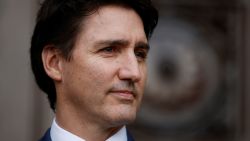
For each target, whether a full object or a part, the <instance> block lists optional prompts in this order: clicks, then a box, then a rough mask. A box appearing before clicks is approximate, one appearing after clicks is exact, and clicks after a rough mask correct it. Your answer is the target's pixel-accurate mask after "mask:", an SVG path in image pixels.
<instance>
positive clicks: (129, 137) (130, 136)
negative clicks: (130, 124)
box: [127, 130, 134, 141]
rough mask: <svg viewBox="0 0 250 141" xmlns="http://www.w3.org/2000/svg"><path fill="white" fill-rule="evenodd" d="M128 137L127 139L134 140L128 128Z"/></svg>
mask: <svg viewBox="0 0 250 141" xmlns="http://www.w3.org/2000/svg"><path fill="white" fill-rule="evenodd" d="M127 138H128V140H127V141H134V138H133V136H132V135H131V134H130V132H129V131H128V130H127Z"/></svg>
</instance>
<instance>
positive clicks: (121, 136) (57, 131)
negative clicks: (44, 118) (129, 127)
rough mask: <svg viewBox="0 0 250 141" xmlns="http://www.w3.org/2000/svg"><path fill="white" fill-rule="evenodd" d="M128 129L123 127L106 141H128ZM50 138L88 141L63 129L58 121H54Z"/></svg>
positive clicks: (56, 140)
mask: <svg viewBox="0 0 250 141" xmlns="http://www.w3.org/2000/svg"><path fill="white" fill-rule="evenodd" d="M126 132H127V131H126V127H125V126H123V127H122V128H121V129H120V130H119V131H118V132H116V133H115V134H114V135H113V136H111V137H110V138H108V139H107V140H106V141H127V133H126ZM50 136H51V139H52V141H86V140H84V139H82V138H80V137H78V136H76V135H74V134H72V133H70V132H69V131H66V130H65V129H63V128H61V127H60V126H59V125H58V124H57V123H56V120H55V119H54V120H53V123H52V126H51V130H50Z"/></svg>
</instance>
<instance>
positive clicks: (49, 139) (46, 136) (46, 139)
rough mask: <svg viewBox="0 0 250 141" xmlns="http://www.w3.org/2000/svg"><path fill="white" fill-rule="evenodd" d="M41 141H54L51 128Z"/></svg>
mask: <svg viewBox="0 0 250 141" xmlns="http://www.w3.org/2000/svg"><path fill="white" fill-rule="evenodd" d="M39 141H52V140H51V137H50V128H49V129H48V130H47V131H46V133H45V134H44V136H43V137H42V138H41V139H40V140H39Z"/></svg>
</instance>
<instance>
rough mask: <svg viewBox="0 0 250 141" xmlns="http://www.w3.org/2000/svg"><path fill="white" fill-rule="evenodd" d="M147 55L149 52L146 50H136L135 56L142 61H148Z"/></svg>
mask: <svg viewBox="0 0 250 141" xmlns="http://www.w3.org/2000/svg"><path fill="white" fill-rule="evenodd" d="M147 54H148V51H146V50H145V49H139V50H136V51H135V56H136V57H137V58H138V59H139V60H140V61H143V60H146V58H147Z"/></svg>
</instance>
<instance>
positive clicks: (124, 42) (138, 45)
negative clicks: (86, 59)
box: [95, 40, 150, 50]
mask: <svg viewBox="0 0 250 141" xmlns="http://www.w3.org/2000/svg"><path fill="white" fill-rule="evenodd" d="M103 45H106V46H127V45H129V41H127V40H101V41H98V42H96V43H95V46H103ZM135 48H144V49H147V50H149V49H150V47H149V45H148V43H147V42H143V41H140V42H137V43H136V44H135Z"/></svg>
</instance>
